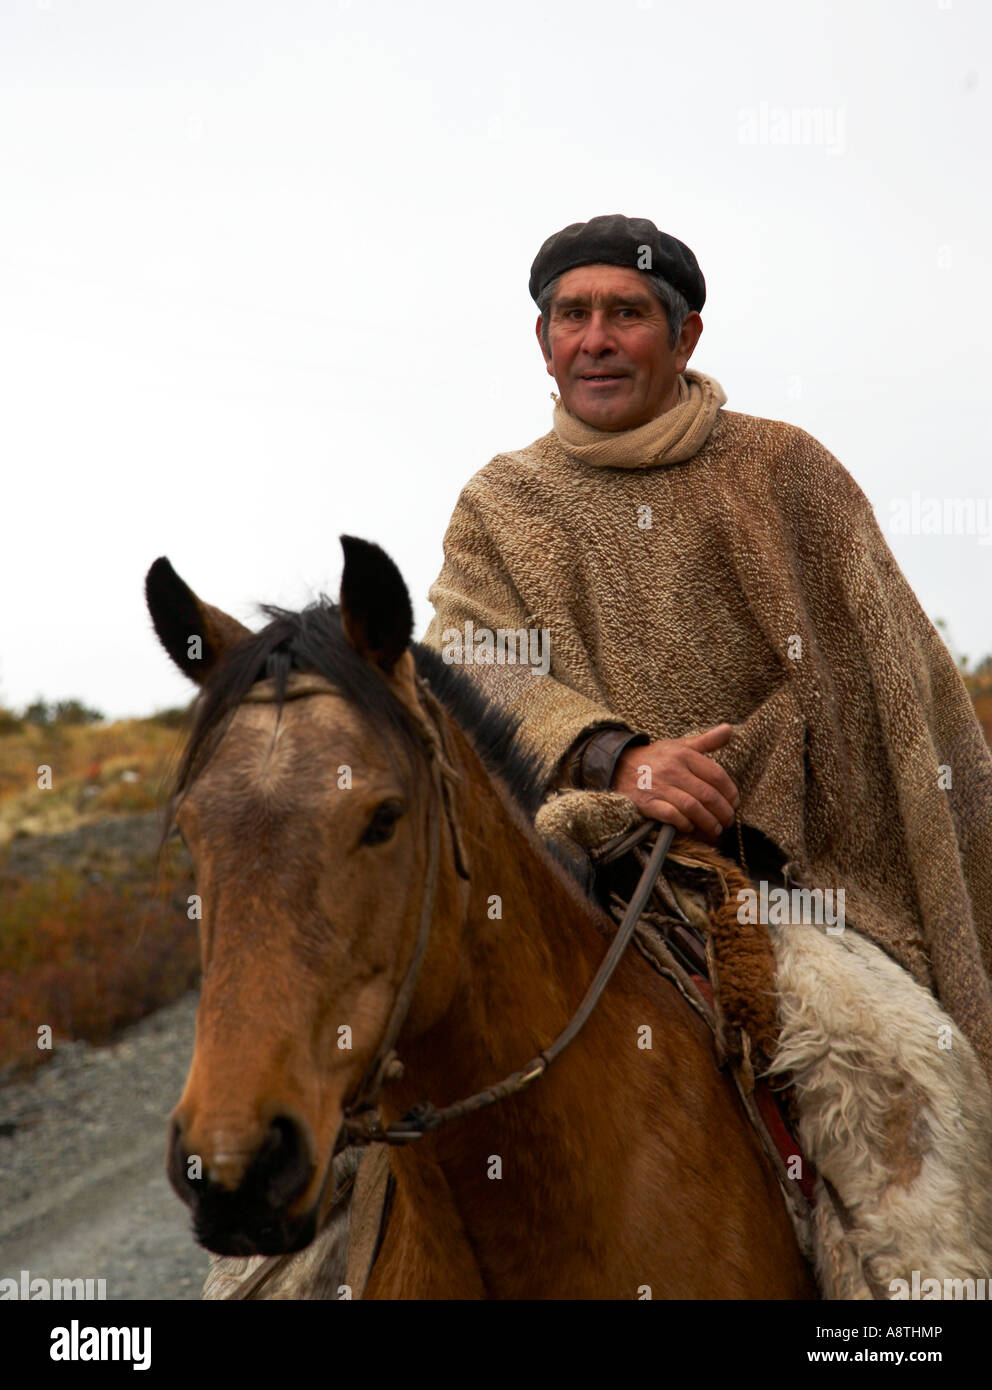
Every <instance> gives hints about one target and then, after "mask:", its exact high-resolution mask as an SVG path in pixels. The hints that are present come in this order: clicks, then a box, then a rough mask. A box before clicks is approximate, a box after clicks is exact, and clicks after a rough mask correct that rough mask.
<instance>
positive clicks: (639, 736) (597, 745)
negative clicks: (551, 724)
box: [562, 724, 651, 791]
mask: <svg viewBox="0 0 992 1390" xmlns="http://www.w3.org/2000/svg"><path fill="white" fill-rule="evenodd" d="M650 742H651V739H650V737H649V735H648V734H645V733H637V732H635V731H634V730H633V729H630V728H628V727H627V726H626V725H623V724H617V725H615V726H606V727H603V726H600V727H599V728H597V729H592V730H591V731H590V732H589V733H587V734H583V735H582V736H581V737H580V738H578V739H576V741H575V743H574V744H573V745H572V747H571V748H570V749H569V751H568V753H567V754H566V755H565V758H564V763H563V772H564V775H563V779H562V781H563V784H564V785H565V786H567V787H571V788H574V789H576V790H579V791H609V789H610V787H611V785H612V783H613V777H614V774H615V773H616V769H617V763H618V762H619V761H620V757H621V754H623V753H624V752H626V750H627V749H628V748H633V747H636V746H639V745H643V744H646V743H650Z"/></svg>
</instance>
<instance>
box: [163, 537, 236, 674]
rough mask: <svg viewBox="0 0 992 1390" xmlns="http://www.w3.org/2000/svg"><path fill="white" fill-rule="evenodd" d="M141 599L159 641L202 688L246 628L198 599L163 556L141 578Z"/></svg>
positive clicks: (185, 672) (183, 670) (180, 667)
mask: <svg viewBox="0 0 992 1390" xmlns="http://www.w3.org/2000/svg"><path fill="white" fill-rule="evenodd" d="M145 598H146V600H147V602H148V612H149V613H150V614H151V619H152V622H153V624H154V625H155V631H156V632H157V633H158V637H159V641H160V642H161V643H162V646H163V647H164V648H165V650H166V651H167V652H168V653H169V655H170V656H171V657H172V659H173V661H174V662H175V663H176V665H177V666H178V667H179V669H180V671H182V673H183V675H184V676H189V678H190V680H191V681H195V682H196V684H197V685H202V684H203V682H204V681H205V680H206V678H207V676H208V675H209V674H210V672H211V670H212V669H213V667H214V666H215V665H216V663H217V661H218V659H219V658H220V656H221V655H222V654H223V653H224V652H225V651H227V649H228V648H229V647H233V646H234V645H235V644H236V643H238V642H242V641H244V639H245V638H246V637H250V636H251V631H250V629H249V628H246V627H244V626H243V625H242V624H241V623H239V622H238V620H237V619H236V618H231V617H229V616H228V615H227V614H226V613H222V612H221V610H220V609H219V608H214V607H212V606H211V605H210V604H209V603H204V602H203V601H202V600H201V599H198V598H197V596H196V594H194V593H193V590H192V589H191V588H190V587H189V585H188V584H186V583H184V581H183V580H182V579H180V578H179V575H178V574H177V573H176V571H175V570H174V569H173V568H172V566H171V565H170V564H169V562H168V560H167V559H166V558H165V556H164V555H161V556H159V558H158V559H157V560H156V561H155V563H154V564H153V565H152V567H151V569H150V570H149V571H148V574H147V575H146V576H145Z"/></svg>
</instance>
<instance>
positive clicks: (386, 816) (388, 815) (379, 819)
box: [362, 801, 403, 845]
mask: <svg viewBox="0 0 992 1390" xmlns="http://www.w3.org/2000/svg"><path fill="white" fill-rule="evenodd" d="M402 814H403V806H402V804H401V803H400V802H399V801H384V802H383V803H382V805H381V806H377V807H376V808H375V813H374V814H373V816H372V819H371V820H370V821H369V824H368V828H367V829H366V831H365V834H364V835H363V836H362V844H363V845H381V844H383V843H384V842H385V841H386V840H388V839H390V838H391V837H392V834H393V831H394V830H395V828H396V822H397V821H398V820H399V818H400V816H401V815H402Z"/></svg>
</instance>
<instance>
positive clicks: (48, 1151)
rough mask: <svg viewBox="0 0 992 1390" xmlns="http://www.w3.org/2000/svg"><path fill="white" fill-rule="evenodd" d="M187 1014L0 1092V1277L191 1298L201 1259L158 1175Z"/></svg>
mask: <svg viewBox="0 0 992 1390" xmlns="http://www.w3.org/2000/svg"><path fill="white" fill-rule="evenodd" d="M195 1013H196V997H195V995H189V996H187V997H186V998H185V999H182V1000H180V1002H179V1003H177V1004H174V1005H172V1006H171V1007H170V1008H167V1009H162V1010H161V1011H160V1012H159V1013H157V1014H154V1015H153V1016H152V1017H150V1018H146V1019H143V1020H142V1022H141V1023H138V1024H136V1025H135V1026H134V1027H133V1028H131V1029H129V1030H128V1032H127V1033H125V1034H124V1035H123V1036H122V1037H121V1039H120V1040H119V1041H118V1042H116V1043H114V1044H113V1045H111V1046H110V1047H103V1048H95V1047H90V1046H89V1045H88V1044H86V1043H71V1044H68V1045H66V1046H63V1047H62V1048H61V1049H60V1050H59V1051H58V1053H57V1055H56V1056H55V1057H54V1058H53V1060H52V1061H51V1063H49V1064H48V1065H47V1066H45V1067H43V1068H42V1069H41V1070H40V1072H39V1073H38V1075H37V1077H36V1079H35V1080H33V1081H31V1082H25V1083H17V1084H16V1085H9V1086H5V1087H0V1277H7V1276H13V1277H15V1278H17V1279H19V1278H20V1273H21V1270H24V1269H26V1270H28V1271H29V1273H30V1275H31V1277H32V1278H36V1277H38V1276H42V1277H44V1278H47V1279H53V1278H63V1279H70V1278H92V1279H105V1280H106V1295H107V1298H108V1299H129V1298H153V1299H177V1298H179V1299H195V1298H199V1296H200V1290H201V1288H202V1285H203V1280H204V1277H205V1275H206V1272H207V1267H208V1256H207V1254H206V1252H205V1251H204V1250H202V1249H201V1248H200V1247H199V1246H197V1245H195V1244H194V1242H193V1238H192V1236H191V1234H190V1230H189V1220H188V1216H187V1212H186V1208H185V1207H184V1206H183V1205H182V1203H181V1202H180V1201H179V1199H178V1197H176V1195H175V1194H174V1193H173V1191H172V1189H171V1187H170V1186H169V1184H168V1181H167V1179H166V1176H165V1167H164V1153H165V1142H166V1123H167V1118H168V1115H169V1112H170V1110H171V1109H172V1108H173V1106H174V1105H175V1104H176V1102H177V1100H178V1099H179V1095H180V1093H181V1091H182V1086H183V1082H184V1080H185V1077H186V1071H187V1068H188V1066H189V1059H190V1055H191V1052H192V1046H193V1022H194V1017H195Z"/></svg>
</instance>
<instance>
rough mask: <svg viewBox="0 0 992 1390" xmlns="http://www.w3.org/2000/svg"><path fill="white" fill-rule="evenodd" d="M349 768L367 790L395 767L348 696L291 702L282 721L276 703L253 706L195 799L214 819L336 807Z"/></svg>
mask: <svg viewBox="0 0 992 1390" xmlns="http://www.w3.org/2000/svg"><path fill="white" fill-rule="evenodd" d="M345 768H346V769H347V778H346V779H345V781H346V782H347V783H348V784H350V785H351V786H354V787H361V785H362V784H363V783H365V782H367V781H369V780H370V779H371V778H375V779H376V780H379V779H380V778H381V775H382V774H383V773H384V772H388V771H389V770H390V764H389V759H388V757H387V755H386V751H385V749H384V748H383V746H382V744H381V742H380V740H379V739H378V738H377V737H376V736H375V734H374V732H373V731H372V730H371V729H370V728H369V727H368V726H367V725H366V724H365V722H364V721H363V719H362V716H361V714H360V712H359V711H358V710H356V709H355V707H354V706H353V705H351V704H350V703H349V702H348V701H347V700H345V699H344V698H343V696H337V695H320V696H312V697H310V698H307V699H302V700H290V701H287V702H286V704H285V705H284V706H283V710H282V717H281V719H279V720H278V721H277V719H276V707H275V705H269V704H246V705H242V706H241V707H240V708H239V709H238V711H237V713H236V715H235V717H234V719H233V720H232V723H231V726H230V728H229V729H228V731H227V733H226V734H225V736H224V739H223V740H222V742H221V745H220V747H219V749H218V750H217V752H216V753H215V754H214V757H213V758H212V760H211V762H210V764H209V766H208V767H207V768H206V769H205V771H204V772H203V774H202V776H201V778H200V779H199V784H198V786H197V787H196V788H194V791H193V797H194V799H195V800H196V801H198V802H199V805H200V810H201V815H202V816H205V817H206V818H207V819H209V820H215V818H216V817H223V816H225V815H226V814H227V813H228V812H230V811H235V812H236V811H237V810H238V808H244V807H245V806H247V805H249V804H250V803H253V802H257V803H258V804H259V805H261V806H264V808H265V809H266V812H267V814H268V816H269V817H271V818H278V817H279V816H281V815H285V814H288V813H290V812H292V810H293V809H294V808H296V807H299V808H301V809H307V810H313V809H316V804H317V803H318V801H319V800H321V799H324V800H327V799H328V798H329V799H330V801H332V802H337V801H338V798H336V797H334V796H333V792H334V791H335V790H336V789H337V788H338V787H339V785H341V784H340V783H339V777H341V775H342V773H343V771H344V769H345ZM339 770H340V771H339ZM340 804H341V805H342V806H343V805H345V803H343V802H342V803H340Z"/></svg>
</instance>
